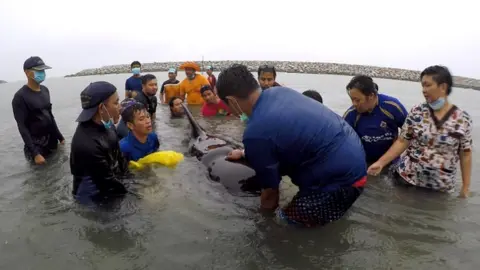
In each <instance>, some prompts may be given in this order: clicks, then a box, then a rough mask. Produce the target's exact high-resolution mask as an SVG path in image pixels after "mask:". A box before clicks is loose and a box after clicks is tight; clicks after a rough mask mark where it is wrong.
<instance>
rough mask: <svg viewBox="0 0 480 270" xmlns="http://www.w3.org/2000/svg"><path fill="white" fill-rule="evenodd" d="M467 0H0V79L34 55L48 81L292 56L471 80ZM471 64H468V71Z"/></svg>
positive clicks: (479, 69)
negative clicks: (114, 69) (132, 68)
mask: <svg viewBox="0 0 480 270" xmlns="http://www.w3.org/2000/svg"><path fill="white" fill-rule="evenodd" d="M479 8H480V4H476V3H475V1H473V0H467V1H464V0H456V1H443V0H436V1H432V0H418V1H413V0H403V1H371V0H362V1H358V0H343V1H342V0H336V1H319V0H317V1H313V0H311V1H306V0H294V1H282V0H276V1H274V0H241V1H220V0H210V1H199V0H197V1H194V0H183V1H168V0H162V1H160V0H142V1H133V0H130V1H124V0H82V1H60V0H57V1H54V0H42V1H33V0H22V1H16V2H15V1H7V0H5V1H0V34H1V42H0V59H1V60H2V65H0V79H4V80H8V81H12V80H18V79H22V78H23V76H24V74H23V70H22V67H23V62H24V60H25V59H26V58H28V57H29V56H32V55H38V56H40V57H42V58H43V59H44V61H45V62H46V63H47V64H48V65H50V66H52V67H53V69H52V70H51V71H49V73H48V76H61V75H65V74H70V73H74V72H78V71H80V70H82V69H85V68H92V67H100V66H103V65H112V64H126V63H130V62H132V61H133V60H139V61H141V62H153V61H157V62H163V61H180V60H198V59H201V57H202V55H203V56H204V57H205V60H287V61H292V60H298V61H321V62H339V63H352V64H366V65H377V66H389V67H399V68H409V69H417V70H419V69H423V68H424V67H426V66H428V65H432V64H443V65H447V66H448V67H450V69H451V70H452V72H453V73H454V74H455V75H463V76H469V77H476V78H480V27H479V23H478V14H477V13H478V10H479ZM474 64H475V65H474Z"/></svg>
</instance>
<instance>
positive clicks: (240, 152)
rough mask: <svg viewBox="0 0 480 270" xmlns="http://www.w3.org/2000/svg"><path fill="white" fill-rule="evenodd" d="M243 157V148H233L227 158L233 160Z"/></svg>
mask: <svg viewBox="0 0 480 270" xmlns="http://www.w3.org/2000/svg"><path fill="white" fill-rule="evenodd" d="M243 157H244V156H243V150H240V149H235V150H232V151H230V153H228V155H227V159H228V160H232V161H233V160H239V159H242V158H243Z"/></svg>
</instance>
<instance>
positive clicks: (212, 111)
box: [202, 100, 230, 117]
mask: <svg viewBox="0 0 480 270" xmlns="http://www.w3.org/2000/svg"><path fill="white" fill-rule="evenodd" d="M229 114H230V110H229V109H228V106H227V104H225V103H224V102H223V101H221V100H220V101H219V102H218V103H217V104H210V103H206V102H205V103H203V106H202V115H203V116H207V117H208V116H216V115H229Z"/></svg>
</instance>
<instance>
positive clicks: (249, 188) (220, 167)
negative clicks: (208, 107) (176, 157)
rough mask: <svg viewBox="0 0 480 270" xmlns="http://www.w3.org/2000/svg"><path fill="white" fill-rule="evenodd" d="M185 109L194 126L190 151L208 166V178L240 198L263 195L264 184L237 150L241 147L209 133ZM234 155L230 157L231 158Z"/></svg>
mask: <svg viewBox="0 0 480 270" xmlns="http://www.w3.org/2000/svg"><path fill="white" fill-rule="evenodd" d="M182 106H183V107H184V111H185V115H186V116H187V118H188V120H189V122H190V126H191V127H192V138H191V142H190V147H189V148H190V152H191V153H192V154H193V155H194V156H196V157H197V158H198V159H199V160H200V161H201V162H202V163H203V164H204V165H205V167H207V170H208V176H209V178H210V179H211V180H213V181H215V182H219V183H221V184H222V185H223V186H224V187H225V188H226V189H227V190H228V191H229V192H230V193H232V194H233V195H236V196H259V195H260V191H261V190H260V183H259V182H258V181H257V179H256V178H255V170H253V169H252V168H251V167H250V166H249V165H248V163H247V161H246V160H245V159H244V158H241V157H242V155H240V157H238V158H237V159H236V160H234V159H233V158H236V157H237V155H238V154H235V156H233V155H234V153H237V152H238V151H241V150H238V151H233V148H232V147H231V146H233V147H238V146H237V145H235V144H233V143H231V142H230V141H228V140H224V139H222V138H220V137H219V136H213V135H210V134H207V133H206V132H205V131H204V130H203V128H202V127H201V126H200V125H199V124H198V122H197V121H196V120H195V119H194V118H193V116H192V114H191V113H190V111H189V110H188V108H187V107H186V106H185V105H184V104H182ZM230 153H232V154H231V157H230V158H227V156H228V155H229V154H230Z"/></svg>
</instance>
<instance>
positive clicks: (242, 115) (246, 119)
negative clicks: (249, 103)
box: [228, 99, 248, 123]
mask: <svg viewBox="0 0 480 270" xmlns="http://www.w3.org/2000/svg"><path fill="white" fill-rule="evenodd" d="M233 101H235V103H234V102H233ZM228 103H229V104H232V105H233V104H235V107H236V108H235V110H236V111H237V112H241V113H240V121H242V122H244V123H245V122H247V121H248V115H247V114H246V113H244V112H242V109H241V108H240V105H238V101H236V100H234V99H229V102H228Z"/></svg>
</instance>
